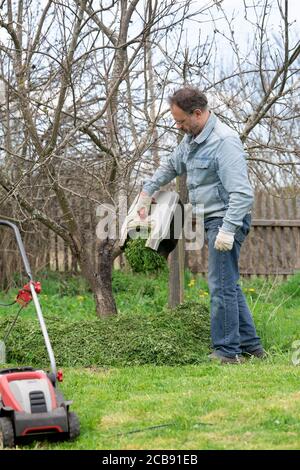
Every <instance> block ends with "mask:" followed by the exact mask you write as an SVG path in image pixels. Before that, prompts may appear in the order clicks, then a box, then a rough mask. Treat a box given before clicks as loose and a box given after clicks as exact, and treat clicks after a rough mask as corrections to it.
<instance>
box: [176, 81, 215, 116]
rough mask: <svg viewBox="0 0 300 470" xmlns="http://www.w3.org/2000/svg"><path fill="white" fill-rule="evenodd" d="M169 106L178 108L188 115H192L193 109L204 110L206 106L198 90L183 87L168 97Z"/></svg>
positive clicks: (203, 96)
mask: <svg viewBox="0 0 300 470" xmlns="http://www.w3.org/2000/svg"><path fill="white" fill-rule="evenodd" d="M168 102H169V105H170V106H174V105H176V106H178V107H179V108H180V109H182V110H183V111H185V112H186V113H188V114H192V112H193V111H195V109H202V110H205V109H206V108H207V105H208V101H207V98H206V96H205V94H204V93H202V92H201V91H200V90H198V88H196V87H192V86H185V87H183V88H179V90H176V91H175V92H174V93H173V95H170V96H169V97H168Z"/></svg>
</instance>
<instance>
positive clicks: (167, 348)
mask: <svg viewBox="0 0 300 470" xmlns="http://www.w3.org/2000/svg"><path fill="white" fill-rule="evenodd" d="M45 320H46V324H47V328H48V333H49V337H50V340H51V343H52V347H53V349H54V354H55V358H56V362H57V365H58V366H83V367H89V366H93V365H94V366H95V365H96V366H110V367H111V366H112V367H120V366H127V365H142V364H156V365H179V364H197V363H200V362H202V361H203V359H204V357H205V356H206V354H207V352H208V350H209V343H210V339H209V338H210V327H209V313H208V309H207V307H206V306H205V305H203V304H200V303H195V302H187V303H184V304H182V305H180V306H178V307H177V308H176V309H174V310H165V311H163V312H159V313H157V314H149V313H147V314H143V313H141V314H139V315H137V314H132V315H130V314H126V315H124V314H119V315H116V316H115V317H111V318H107V319H105V320H101V319H97V318H95V320H83V321H78V320H76V321H67V320H65V319H64V318H58V317H56V318H54V317H45ZM11 321H13V317H6V318H3V319H0V331H1V332H3V331H5V330H6V328H8V325H9V323H10V322H11ZM6 348H7V359H8V362H9V363H13V364H19V365H32V366H34V367H43V368H45V367H48V366H49V359H48V356H47V352H46V349H45V344H44V341H43V337H42V333H41V330H40V327H39V323H38V320H37V319H34V320H32V319H27V318H19V319H18V321H17V323H16V325H15V327H14V329H13V331H12V333H11V335H10V337H9V338H8V340H7V341H6Z"/></svg>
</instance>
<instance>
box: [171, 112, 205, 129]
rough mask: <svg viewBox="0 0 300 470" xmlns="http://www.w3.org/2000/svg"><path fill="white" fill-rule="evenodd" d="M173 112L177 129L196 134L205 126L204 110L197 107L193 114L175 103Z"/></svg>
mask: <svg viewBox="0 0 300 470" xmlns="http://www.w3.org/2000/svg"><path fill="white" fill-rule="evenodd" d="M171 113H172V116H173V118H174V121H175V123H176V127H177V129H180V130H182V131H183V132H184V133H185V134H192V135H194V136H195V135H198V134H199V132H201V130H202V128H203V126H202V112H201V110H200V109H195V111H193V113H192V114H188V113H186V112H185V111H183V110H182V109H181V108H179V107H178V106H177V105H176V104H174V105H173V106H171Z"/></svg>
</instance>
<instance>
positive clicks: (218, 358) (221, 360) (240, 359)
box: [208, 351, 245, 364]
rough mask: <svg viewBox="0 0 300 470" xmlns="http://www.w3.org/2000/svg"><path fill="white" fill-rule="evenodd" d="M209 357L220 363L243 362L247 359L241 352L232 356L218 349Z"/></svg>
mask: <svg viewBox="0 0 300 470" xmlns="http://www.w3.org/2000/svg"><path fill="white" fill-rule="evenodd" d="M208 357H209V359H210V360H211V361H215V362H219V363H220V364H242V363H243V362H245V359H244V358H243V357H242V356H240V355H239V354H236V355H235V356H232V357H228V356H223V355H222V354H218V353H217V352H216V351H213V352H212V353H211V354H209V356H208Z"/></svg>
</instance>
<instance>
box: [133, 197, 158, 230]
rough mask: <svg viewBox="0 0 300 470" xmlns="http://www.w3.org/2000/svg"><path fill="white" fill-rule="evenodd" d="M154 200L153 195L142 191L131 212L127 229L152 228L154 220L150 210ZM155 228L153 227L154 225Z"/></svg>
mask: <svg viewBox="0 0 300 470" xmlns="http://www.w3.org/2000/svg"><path fill="white" fill-rule="evenodd" d="M151 202H152V197H151V196H148V194H146V193H144V192H141V193H140V195H139V198H138V201H137V203H136V205H135V207H134V211H133V212H132V213H131V214H130V216H129V217H128V220H127V229H128V230H129V229H130V230H131V229H136V228H137V227H140V228H151V227H152V225H153V224H152V221H151V219H150V217H148V216H149V210H150V206H151ZM152 228H153V227H152Z"/></svg>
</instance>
